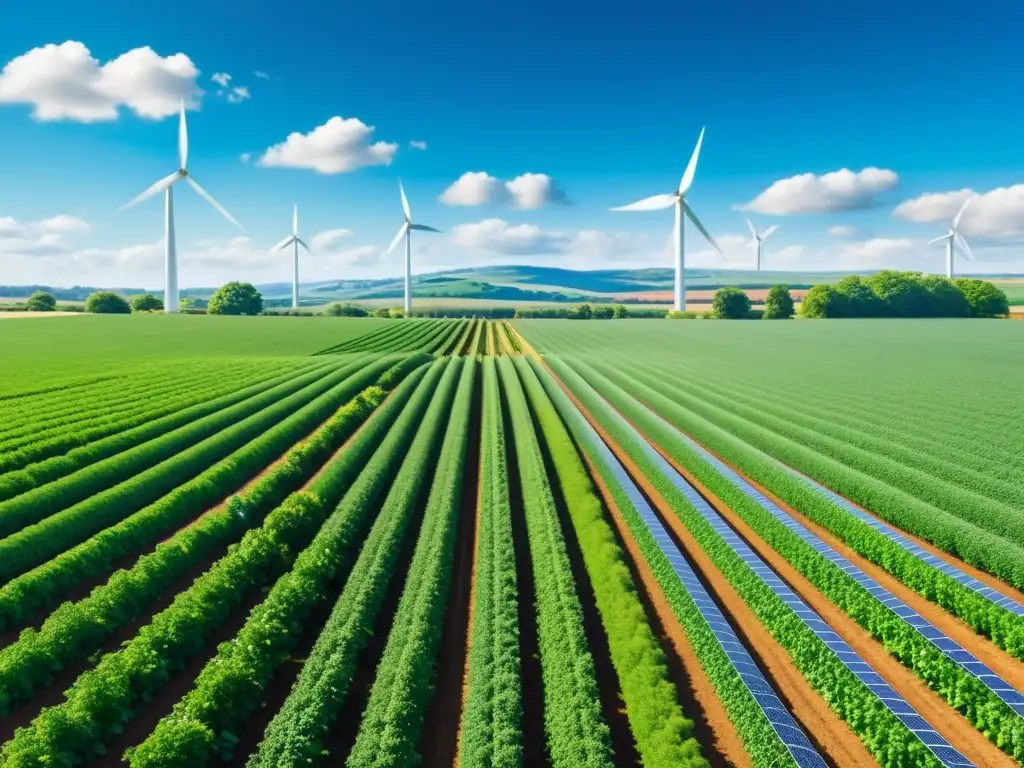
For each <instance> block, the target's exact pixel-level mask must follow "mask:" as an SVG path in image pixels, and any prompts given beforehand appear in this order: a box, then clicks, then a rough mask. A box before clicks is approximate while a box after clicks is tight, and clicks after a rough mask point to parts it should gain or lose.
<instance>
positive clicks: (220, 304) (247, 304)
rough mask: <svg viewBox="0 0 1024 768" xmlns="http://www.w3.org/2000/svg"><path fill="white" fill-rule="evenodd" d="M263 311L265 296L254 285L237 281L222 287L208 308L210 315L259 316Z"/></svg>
mask: <svg viewBox="0 0 1024 768" xmlns="http://www.w3.org/2000/svg"><path fill="white" fill-rule="evenodd" d="M262 311H263V294H261V293H260V292H259V291H257V290H256V288H255V286H253V285H252V283H239V282H237V281H233V282H230V283H228V284H226V285H222V286H221V287H220V288H218V289H217V290H216V292H214V294H213V296H211V297H210V303H209V304H208V305H207V307H206V312H207V314H210V315H258V314H260V313H261V312H262Z"/></svg>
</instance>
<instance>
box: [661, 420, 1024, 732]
mask: <svg viewBox="0 0 1024 768" xmlns="http://www.w3.org/2000/svg"><path fill="white" fill-rule="evenodd" d="M655 416H656V418H658V419H659V420H660V421H661V422H662V423H663V424H664V425H665V426H666V427H667V428H668V429H671V430H673V432H674V433H675V434H676V436H678V437H679V439H680V440H682V441H684V442H685V443H686V444H687V445H688V446H690V447H691V448H692V449H693V450H694V451H695V452H696V453H698V454H699V455H700V456H701V457H702V458H703V459H704V460H705V461H707V462H708V463H709V464H711V465H712V466H713V467H714V468H715V469H716V470H718V472H719V473H720V474H722V475H723V476H724V477H726V478H727V479H728V480H730V481H731V482H732V483H733V485H735V486H736V487H737V489H739V490H740V491H741V492H742V493H743V494H744V495H746V496H747V497H748V498H750V499H752V500H753V501H755V502H757V503H758V504H759V505H760V506H761V507H762V508H763V509H764V510H765V511H767V512H768V513H769V514H771V515H772V517H774V518H775V519H777V520H778V521H779V522H781V523H782V524H783V525H785V526H786V528H788V529H789V530H790V531H792V532H793V533H795V534H796V535H797V536H799V537H800V539H802V540H803V541H804V542H805V543H807V544H808V545H809V546H811V547H812V548H813V549H814V550H815V551H816V552H818V553H819V554H820V555H822V556H823V557H824V558H825V559H826V560H828V561H829V562H831V563H833V564H835V565H836V566H837V567H838V568H839V569H840V570H842V571H843V572H844V573H846V575H847V576H849V577H850V578H852V579H853V580H854V581H856V582H857V583H858V584H860V585H861V586H862V587H863V588H864V589H865V590H867V592H868V593H869V594H870V595H871V596H872V597H874V598H875V599H876V600H878V601H879V602H880V603H882V605H884V606H885V607H886V608H888V609H889V610H890V611H892V612H893V613H894V614H895V615H896V616H898V617H899V618H900V619H902V620H903V621H904V622H905V623H906V624H907V625H909V626H910V627H911V628H913V629H914V630H915V631H916V632H917V633H918V634H920V635H921V636H922V637H924V638H925V639H926V640H928V642H930V643H931V644H932V645H933V646H935V647H936V648H937V649H938V650H939V651H941V652H942V653H943V654H944V655H945V656H946V657H947V658H948V659H949V660H950V661H952V662H954V663H955V664H957V665H958V666H959V667H960V668H961V669H963V670H964V671H965V672H966V673H967V674H969V675H971V676H973V677H975V678H977V679H978V680H979V681H980V682H981V683H982V684H984V685H985V686H986V687H987V688H988V689H989V690H990V691H992V693H994V694H995V695H996V696H997V697H998V698H999V699H1000V700H1002V701H1003V702H1004V703H1006V705H1007V706H1009V707H1010V709H1012V710H1013V711H1014V712H1015V713H1016V714H1018V715H1020V716H1021V717H1024V695H1021V693H1020V692H1019V691H1017V690H1015V689H1014V688H1013V686H1011V685H1010V684H1009V683H1007V682H1006V681H1005V680H1003V679H1002V678H1001V677H999V676H998V675H996V673H995V672H993V671H992V670H991V669H989V668H988V667H987V666H986V665H985V664H983V663H981V661H979V660H978V659H977V657H975V656H974V654H972V653H971V652H970V651H968V650H966V649H965V648H964V647H963V646H961V645H960V644H959V643H957V642H956V641H954V640H952V639H950V638H949V637H947V636H946V635H945V634H944V633H943V632H942V631H941V630H940V629H939V628H938V627H936V626H934V625H933V624H931V623H930V622H929V621H928V620H927V619H925V618H924V617H923V616H921V615H920V614H919V613H917V611H915V610H914V609H913V608H911V607H910V606H909V605H907V604H906V603H904V602H903V601H902V600H900V599H899V598H898V597H896V596H895V595H894V594H892V592H890V591H889V590H887V589H886V588H885V587H883V586H882V585H881V584H879V583H878V582H877V581H875V580H874V579H873V578H871V577H870V576H868V575H867V574H866V573H864V571H862V570H861V569H860V568H858V567H857V566H855V565H854V564H853V563H851V562H850V561H849V560H847V559H846V558H845V557H843V556H842V555H840V554H839V553H838V552H836V551H835V550H834V549H832V547H830V546H829V545H828V544H827V543H825V542H824V541H823V540H822V539H820V538H819V537H818V536H816V535H815V534H813V533H812V532H811V531H809V530H808V529H807V528H805V527H804V526H803V525H801V524H800V523H799V522H798V521H797V520H796V519H795V518H794V517H793V516H792V515H790V514H789V513H788V512H786V511H785V510H783V509H782V508H781V507H780V506H778V505H777V504H776V503H775V502H773V501H772V500H771V499H769V498H768V497H767V496H765V495H764V494H762V493H761V492H760V491H758V490H757V489H756V488H754V487H753V486H752V485H751V484H750V483H748V482H747V481H746V480H745V479H743V477H741V476H740V475H739V474H738V473H737V472H735V471H734V470H733V469H732V468H731V467H729V466H728V465H727V464H725V462H723V461H721V460H719V459H718V458H717V457H716V456H714V455H713V454H712V453H710V452H709V451H707V450H706V449H705V448H704V447H703V446H701V445H700V444H699V443H697V442H696V441H695V440H693V439H691V438H690V437H689V436H688V435H686V434H684V433H682V432H680V431H679V430H678V429H676V428H675V427H674V426H673V425H671V424H669V422H667V421H665V420H664V419H662V418H661V417H660V416H657V415H656V414H655ZM647 448H649V449H650V451H652V452H654V453H655V454H657V451H655V450H654V449H653V448H651V447H650V446H649V445H648V446H647ZM659 458H660V455H659ZM666 463H667V462H666ZM687 487H689V486H687ZM690 490H691V491H692V493H694V494H696V491H693V489H692V488H691V489H690ZM698 498H699V496H698Z"/></svg>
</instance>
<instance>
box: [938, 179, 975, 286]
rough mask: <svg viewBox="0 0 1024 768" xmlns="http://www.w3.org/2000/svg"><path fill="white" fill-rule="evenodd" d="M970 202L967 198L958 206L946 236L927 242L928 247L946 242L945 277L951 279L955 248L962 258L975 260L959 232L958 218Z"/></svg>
mask: <svg viewBox="0 0 1024 768" xmlns="http://www.w3.org/2000/svg"><path fill="white" fill-rule="evenodd" d="M970 202H971V198H969V197H968V198H967V199H966V200H964V204H963V205H961V206H960V210H959V211H958V212H957V214H956V216H955V217H953V222H952V223H951V224H950V225H949V231H948V232H947V233H946V234H944V235H940V236H939V237H936V238H935V239H934V240H929V241H928V245H932V244H933V243H939V242H942V241H943V240H945V241H947V242H946V277H948V278H952V277H953V256H954V253H955V251H956V246H960V248H961V250H962V251H963V254H964V256H966V257H967V258H968V259H970V260H971V261H974V260H975V259H974V254H973V253H971V247H970V246H969V245H968V244H967V241H966V240H964V236H963V235H961V234H960V231H959V227H960V218H961V217H962V216H963V215H964V211H966V210H967V206H968V205H969V204H970Z"/></svg>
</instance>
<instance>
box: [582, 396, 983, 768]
mask: <svg viewBox="0 0 1024 768" xmlns="http://www.w3.org/2000/svg"><path fill="white" fill-rule="evenodd" d="M563 415H567V416H569V417H570V418H571V419H572V420H573V421H574V422H575V423H576V425H577V426H578V427H579V428H580V430H581V431H582V432H583V434H584V435H586V437H587V441H588V443H589V445H590V446H591V447H592V448H593V449H594V450H595V451H596V452H597V454H598V455H599V456H600V458H601V460H602V462H603V463H604V465H605V466H607V467H608V469H609V470H610V471H611V473H612V475H613V476H614V477H615V479H616V481H617V482H618V484H619V486H621V487H622V488H623V489H624V490H626V494H627V497H628V498H629V499H630V501H631V502H632V503H633V506H634V508H635V509H636V511H637V513H638V514H639V516H640V518H641V519H642V520H643V522H644V524H645V525H646V527H647V529H648V530H649V531H650V532H651V533H652V535H653V537H654V540H655V542H656V543H657V544H658V547H659V549H660V550H661V553H662V555H664V556H665V558H666V560H668V558H669V557H670V556H673V557H672V562H671V566H672V569H673V571H674V572H675V574H676V576H677V577H678V578H679V581H680V583H681V584H682V585H683V586H684V587H685V589H686V591H687V593H688V594H689V596H690V597H691V599H693V601H694V604H695V605H696V606H697V609H698V611H699V612H700V614H701V616H702V617H703V618H704V620H705V621H706V622H707V624H708V626H709V627H714V628H713V629H712V631H713V632H714V635H715V637H716V638H718V640H719V642H720V644H721V645H722V648H723V649H726V648H728V649H729V650H728V652H727V656H728V658H729V660H730V661H731V662H732V663H733V667H734V668H735V669H736V671H737V673H738V674H739V678H740V680H741V681H742V683H743V685H744V686H745V687H746V688H747V690H748V691H750V694H751V696H753V698H754V701H755V702H756V703H757V705H758V706H759V707H760V708H761V712H762V713H763V714H764V716H765V719H766V720H767V721H768V723H769V724H770V725H771V727H772V729H773V730H774V731H775V733H776V734H777V735H778V737H779V740H780V742H781V743H782V744H783V745H784V746H785V747H786V749H787V750H788V751H789V753H790V755H791V756H792V757H793V760H794V761H795V762H796V763H797V765H799V766H801V767H802V768H827V764H826V763H825V761H824V760H823V759H822V757H821V755H820V754H818V752H817V750H815V748H814V746H813V745H812V744H811V742H810V740H809V739H808V738H807V735H806V734H805V733H804V732H803V730H801V728H800V726H799V724H798V723H797V722H796V720H794V719H793V716H792V715H791V714H790V713H789V712H788V711H787V710H786V708H785V706H784V705H783V703H782V701H781V699H779V697H778V694H777V693H776V692H775V690H774V688H772V686H771V684H769V682H768V681H767V680H766V679H765V677H764V675H763V674H762V673H761V671H760V670H759V669H758V667H757V665H756V664H755V663H754V659H753V657H751V656H750V654H749V653H748V652H747V651H746V649H745V648H744V646H743V644H742V643H741V642H740V640H739V637H738V636H737V635H736V634H735V632H734V631H733V630H732V628H731V627H730V626H729V624H728V622H727V621H726V619H725V616H724V615H723V614H722V612H721V610H720V609H719V608H718V606H717V604H716V603H715V602H714V601H713V600H712V599H711V596H710V595H709V594H708V593H707V591H706V590H705V589H704V586H703V585H702V584H701V582H700V579H698V578H697V574H696V573H695V572H694V571H693V569H692V568H691V567H690V565H689V564H688V563H687V562H686V559H685V558H684V557H682V555H681V553H680V552H679V549H678V548H677V547H676V545H675V542H674V541H672V539H671V537H670V536H669V535H668V532H667V530H666V529H665V527H664V525H663V524H662V522H661V520H660V519H659V518H658V516H657V515H656V514H655V512H654V510H652V509H651V507H650V505H649V504H647V502H646V500H645V499H644V498H643V496H642V495H641V494H640V493H639V491H638V490H637V488H636V486H635V485H634V484H633V481H632V479H631V478H630V477H629V474H628V473H627V472H626V470H625V468H624V467H623V466H622V465H621V464H620V463H619V461H618V459H616V458H615V455H614V454H613V453H612V452H611V450H610V449H609V448H608V446H607V445H605V444H604V441H602V440H601V438H600V436H599V435H598V434H597V432H595V431H594V429H593V427H591V426H590V423H589V422H588V421H587V420H586V419H585V418H584V417H583V415H582V414H581V413H579V411H577V410H576V409H575V408H572V409H571V411H570V412H568V413H563ZM968 765H969V764H968Z"/></svg>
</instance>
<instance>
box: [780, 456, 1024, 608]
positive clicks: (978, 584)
mask: <svg viewBox="0 0 1024 768" xmlns="http://www.w3.org/2000/svg"><path fill="white" fill-rule="evenodd" d="M762 455H763V456H766V457H768V458H769V460H771V461H772V463H774V464H776V465H777V466H778V467H779V468H781V469H782V470H784V471H785V472H786V473H787V474H789V475H791V476H792V477H794V478H796V479H797V480H799V481H800V482H801V483H802V484H803V485H805V486H806V487H807V488H809V489H810V490H812V491H814V492H815V493H817V494H818V495H819V496H823V497H825V498H827V499H828V500H829V501H831V502H832V503H833V504H835V505H836V506H837V507H840V508H842V509H843V510H845V511H846V512H848V513H849V514H851V515H853V516H854V517H855V518H857V519H858V520H859V521H860V522H862V523H864V524H865V525H867V526H869V527H870V528H873V529H874V530H876V531H878V532H879V533H880V534H882V535H883V536H885V537H886V538H887V539H889V540H890V541H892V542H893V543H894V544H897V545H899V547H900V548H901V549H903V550H904V551H906V552H909V553H910V554H912V555H913V556H914V557H916V558H917V559H918V560H921V561H922V562H924V563H927V564H928V565H930V566H932V567H933V568H936V569H938V570H939V571H942V572H943V573H945V574H946V575H947V576H950V577H951V578H953V579H956V581H958V582H959V583H960V584H963V585H964V586H965V587H967V588H969V589H970V590H971V591H973V592H974V593H975V594H977V595H978V596H980V597H982V598H984V599H986V600H988V601H989V602H991V603H995V604H996V605H999V606H1000V607H1002V608H1005V609H1006V610H1008V611H1010V612H1011V613H1013V614H1015V615H1017V616H1024V604H1021V603H1019V602H1017V601H1016V600H1014V599H1013V598H1012V597H1008V596H1007V595H1003V594H1002V593H1000V592H998V591H996V590H995V589H993V588H992V587H991V586H989V585H988V584H985V583H984V582H983V581H980V580H978V579H976V578H974V577H973V576H971V575H970V574H969V573H966V572H965V571H963V570H961V569H960V568H959V567H958V566H957V565H955V564H954V563H949V562H946V561H945V560H943V559H942V558H941V557H939V556H938V555H935V554H932V553H931V552H929V551H928V550H927V549H925V548H924V547H922V546H920V545H919V544H917V543H916V542H914V541H913V540H912V539H911V538H909V537H908V536H906V535H905V534H904V533H903V532H902V531H900V530H899V529H898V528H895V527H894V526H892V525H889V524H888V523H886V522H884V521H882V520H879V519H878V518H877V517H875V516H874V515H871V514H868V513H867V512H865V511H864V510H863V509H861V508H860V507H858V506H857V505H856V504H854V503H853V502H851V501H849V500H848V499H845V498H843V497H842V496H840V495H839V494H838V493H836V492H835V491H832V490H831V489H829V488H826V487H825V486H824V485H822V484H821V483H819V482H818V481H817V480H815V479H813V478H811V477H808V476H807V475H805V474H803V473H802V472H798V471H797V470H795V469H793V468H792V467H790V466H788V465H786V464H783V463H782V462H780V461H778V460H776V459H774V458H772V457H770V456H768V454H762Z"/></svg>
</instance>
